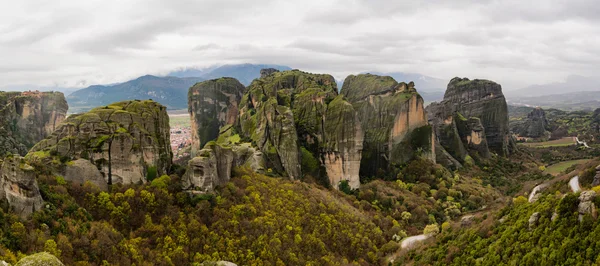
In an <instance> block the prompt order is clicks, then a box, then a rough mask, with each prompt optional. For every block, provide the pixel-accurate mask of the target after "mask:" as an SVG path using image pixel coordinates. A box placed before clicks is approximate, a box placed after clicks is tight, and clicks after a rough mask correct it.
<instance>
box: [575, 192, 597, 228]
mask: <svg viewBox="0 0 600 266" xmlns="http://www.w3.org/2000/svg"><path fill="white" fill-rule="evenodd" d="M595 197H596V192H595V191H593V190H586V191H583V192H581V194H579V206H578V207H577V211H578V212H579V221H581V220H582V219H583V216H584V215H586V214H589V215H591V216H592V217H593V218H594V219H595V218H596V217H597V213H596V206H595V205H594V198H595Z"/></svg>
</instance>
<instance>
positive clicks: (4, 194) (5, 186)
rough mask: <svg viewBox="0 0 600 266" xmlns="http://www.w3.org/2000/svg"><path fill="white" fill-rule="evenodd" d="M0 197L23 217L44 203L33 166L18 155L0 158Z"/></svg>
mask: <svg viewBox="0 0 600 266" xmlns="http://www.w3.org/2000/svg"><path fill="white" fill-rule="evenodd" d="M0 199H1V200H6V202H7V203H8V205H9V206H10V207H11V208H12V209H13V210H14V211H15V213H17V214H18V215H19V216H21V217H23V218H25V217H27V216H29V215H30V214H32V213H33V212H35V211H38V210H40V209H41V208H42V206H43V204H44V201H43V200H42V196H41V195H40V190H39V187H38V183H37V180H36V173H35V170H34V168H33V167H32V166H30V165H28V164H27V162H26V161H25V159H24V158H22V157H20V156H18V155H14V156H8V157H6V158H4V161H2V160H0Z"/></svg>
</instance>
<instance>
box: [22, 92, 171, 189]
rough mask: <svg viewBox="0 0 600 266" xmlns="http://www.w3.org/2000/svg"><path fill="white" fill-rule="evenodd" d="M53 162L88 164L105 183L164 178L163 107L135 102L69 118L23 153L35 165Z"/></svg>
mask: <svg viewBox="0 0 600 266" xmlns="http://www.w3.org/2000/svg"><path fill="white" fill-rule="evenodd" d="M52 157H59V159H60V160H61V161H69V160H77V159H85V160H88V161H89V162H91V163H92V164H93V165H95V166H96V168H97V169H99V171H100V173H101V174H102V176H103V177H104V179H105V180H106V182H107V183H108V184H111V183H123V184H130V183H140V182H146V176H147V174H148V173H149V172H150V173H152V174H154V173H156V174H157V175H161V174H165V173H167V171H168V170H169V168H170V167H171V160H172V157H173V154H172V152H171V148H170V132H169V116H168V115H167V111H166V107H164V106H163V105H160V104H159V103H156V102H154V101H152V100H145V101H139V100H134V101H124V102H118V103H113V104H111V105H108V106H104V107H98V108H95V109H92V110H91V111H89V112H87V113H84V114H77V115H71V116H69V117H68V118H67V119H66V120H65V121H64V122H63V123H62V124H61V125H60V126H59V127H58V128H57V129H56V131H54V133H52V135H51V136H49V137H47V138H46V139H44V140H42V141H40V142H39V143H38V144H36V145H35V146H34V147H33V148H32V150H31V151H30V152H29V153H28V154H27V158H28V159H30V160H38V161H40V160H41V161H44V160H48V159H52ZM75 162H77V161H75ZM67 165H69V164H67ZM77 165H78V166H79V167H84V168H85V169H88V170H89V171H92V170H93V168H90V167H88V166H85V165H83V164H77ZM82 169H83V168H82ZM73 179H75V178H73ZM73 181H76V180H73Z"/></svg>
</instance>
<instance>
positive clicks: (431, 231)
mask: <svg viewBox="0 0 600 266" xmlns="http://www.w3.org/2000/svg"><path fill="white" fill-rule="evenodd" d="M439 233H440V227H439V226H438V225H437V224H430V225H427V226H425V229H423V234H424V235H437V234H439Z"/></svg>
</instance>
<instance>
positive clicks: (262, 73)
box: [260, 68, 279, 79]
mask: <svg viewBox="0 0 600 266" xmlns="http://www.w3.org/2000/svg"><path fill="white" fill-rule="evenodd" d="M275 72H279V70H277V69H275V68H264V69H261V70H260V78H261V79H263V78H266V77H268V76H269V75H271V74H273V73H275Z"/></svg>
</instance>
